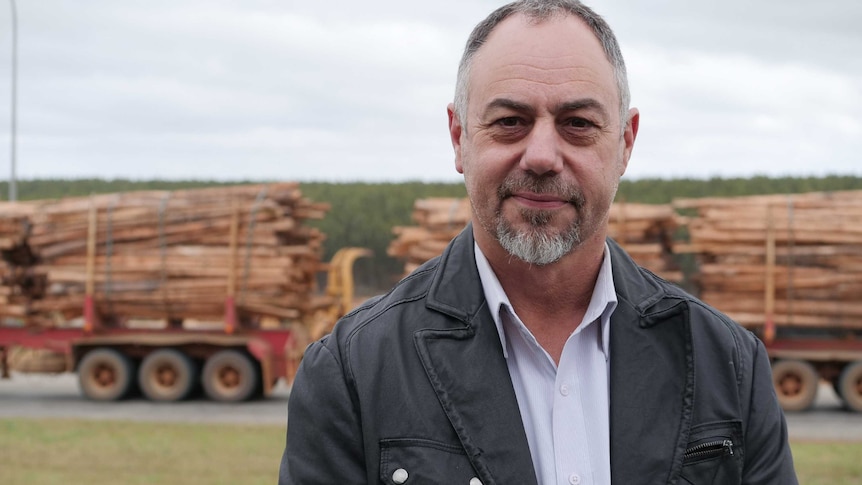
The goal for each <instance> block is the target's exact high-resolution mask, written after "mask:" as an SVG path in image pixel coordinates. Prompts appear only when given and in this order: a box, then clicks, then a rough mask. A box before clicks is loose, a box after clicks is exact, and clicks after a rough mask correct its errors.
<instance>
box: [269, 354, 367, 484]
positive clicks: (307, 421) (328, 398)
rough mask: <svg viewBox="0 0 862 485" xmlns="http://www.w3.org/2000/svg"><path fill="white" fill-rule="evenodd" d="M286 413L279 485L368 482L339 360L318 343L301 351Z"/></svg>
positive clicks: (361, 448) (352, 410)
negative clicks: (284, 440) (300, 362)
mask: <svg viewBox="0 0 862 485" xmlns="http://www.w3.org/2000/svg"><path fill="white" fill-rule="evenodd" d="M287 416H288V423H287V443H286V446H285V449H284V455H283V456H282V459H281V467H280V470H279V477H278V483H279V485H300V484H301V485H310V484H330V483H338V484H364V483H367V481H368V477H367V476H366V471H365V460H364V453H363V446H362V433H361V428H360V424H359V418H358V415H357V412H356V410H355V408H354V401H353V399H352V398H351V396H350V392H349V390H348V386H347V384H346V382H345V378H344V373H343V371H342V367H341V365H340V363H339V361H338V359H336V356H335V355H333V353H332V352H331V351H330V349H329V348H327V347H326V345H324V343H322V342H316V343H314V344H312V345H311V346H310V347H308V349H307V350H306V352H305V355H304V357H303V359H302V364H300V367H299V370H298V372H297V375H296V379H295V381H294V384H293V388H292V390H291V393H290V398H289V400H288V413H287Z"/></svg>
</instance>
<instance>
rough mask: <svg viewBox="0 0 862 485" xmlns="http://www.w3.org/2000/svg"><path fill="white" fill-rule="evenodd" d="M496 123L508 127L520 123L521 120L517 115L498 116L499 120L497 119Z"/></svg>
mask: <svg viewBox="0 0 862 485" xmlns="http://www.w3.org/2000/svg"><path fill="white" fill-rule="evenodd" d="M497 124H498V125H500V126H505V127H508V128H514V127H516V126H518V125H519V124H521V120H520V119H519V118H517V117H514V116H510V117H508V118H500V119H499V120H497Z"/></svg>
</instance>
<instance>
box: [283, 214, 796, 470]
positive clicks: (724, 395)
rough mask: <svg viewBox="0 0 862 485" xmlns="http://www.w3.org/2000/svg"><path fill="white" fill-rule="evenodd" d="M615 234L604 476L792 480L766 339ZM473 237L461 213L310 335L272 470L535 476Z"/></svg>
mask: <svg viewBox="0 0 862 485" xmlns="http://www.w3.org/2000/svg"><path fill="white" fill-rule="evenodd" d="M609 246H610V248H611V261H612V265H613V277H614V285H615V287H616V291H617V296H618V300H619V304H618V306H617V309H616V311H615V312H614V314H613V315H612V317H611V328H610V335H611V337H610V338H611V342H610V348H611V361H610V375H611V377H610V436H611V475H612V483H613V484H616V485H644V484H671V483H681V484H687V483H691V484H722V485H727V484H737V483H746V484H781V485H788V484H791V485H792V484H795V483H797V481H796V477H795V474H794V471H793V462H792V458H791V454H790V448H789V446H788V441H787V430H786V425H785V421H784V415H783V413H782V411H781V409H780V408H779V406H778V403H777V401H776V397H775V393H774V391H773V387H772V379H771V373H770V366H769V359H768V357H767V355H766V352H765V349H764V347H763V345H762V344H761V343H760V341H759V340H758V339H757V338H756V337H755V336H754V335H753V334H752V333H751V332H749V331H747V330H745V329H743V328H742V327H740V326H739V325H737V324H735V323H734V322H732V321H730V320H729V319H728V318H727V317H725V316H723V315H721V314H720V313H718V312H717V311H715V310H714V309H712V308H710V307H708V306H706V305H705V304H703V303H702V302H700V301H698V300H697V299H695V298H693V297H691V296H690V295H688V294H686V293H684V292H683V291H681V290H680V289H678V288H677V287H675V286H673V285H671V284H669V283H667V282H665V281H664V280H661V279H660V278H658V277H656V276H655V275H653V274H652V273H649V272H648V271H646V270H643V269H642V268H640V267H638V266H637V265H636V264H635V263H634V262H633V261H632V260H631V259H630V258H629V257H628V255H627V254H626V253H625V252H624V251H623V250H622V249H621V248H620V247H619V246H618V245H617V244H615V243H614V242H613V241H610V240H609ZM473 253H474V249H473V236H472V227H468V228H467V229H466V230H465V231H464V232H463V233H461V235H459V236H458V237H457V238H456V239H455V240H454V241H453V242H452V243H451V244H450V245H449V247H448V248H447V249H446V251H445V252H444V253H443V255H442V256H441V257H439V258H436V259H434V260H432V261H429V262H428V263H426V264H425V265H423V266H422V267H421V268H419V269H418V270H416V271H415V272H414V273H413V274H411V275H410V276H408V277H407V278H405V279H404V280H402V281H401V282H400V283H399V284H398V285H397V286H396V287H395V288H394V289H393V290H392V291H390V292H389V293H388V294H386V295H385V296H382V297H379V298H376V299H374V300H373V301H369V302H367V303H366V304H364V305H363V306H362V307H360V308H359V309H357V310H355V311H354V312H352V313H351V314H349V315H347V316H345V317H344V318H343V319H342V321H340V322H339V323H338V324H337V325H336V327H335V329H334V331H333V332H332V334H331V335H329V336H327V337H324V338H323V339H322V340H320V341H319V342H316V343H314V344H312V345H311V346H309V348H308V349H307V351H306V354H305V357H304V360H303V362H302V364H301V366H300V369H299V374H298V375H297V377H296V381H295V383H294V386H293V389H292V392H291V395H290V401H289V411H288V420H289V422H288V431H287V446H286V448H285V453H284V457H283V459H282V463H281V470H280V476H279V484H280V485H288V484H360V483H368V484H371V483H384V484H398V483H406V484H408V485H409V484H428V483H434V484H445V485H451V484H463V485H468V484H471V485H478V484H480V483H481V484H484V485H491V484H503V485H522V484H535V483H536V476H535V472H534V470H533V464H532V461H531V458H530V452H529V447H528V444H527V438H526V434H525V432H524V428H523V425H522V422H521V419H520V413H519V410H518V404H517V401H516V398H515V393H514V390H513V388H512V383H511V380H510V378H509V373H508V369H507V366H506V363H505V360H504V357H503V354H502V349H501V346H500V345H501V344H500V338H499V336H498V334H497V329H496V327H495V325H494V322H493V320H492V317H491V314H490V312H489V310H488V308H487V304H486V302H485V298H484V293H483V290H482V286H481V282H480V280H479V275H478V272H477V270H476V265H475V259H474V254H473ZM584 439H589V437H584ZM405 477H406V481H403V482H402V479H404V478H405Z"/></svg>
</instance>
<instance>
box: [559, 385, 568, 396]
mask: <svg viewBox="0 0 862 485" xmlns="http://www.w3.org/2000/svg"><path fill="white" fill-rule="evenodd" d="M560 394H562V395H564V396H568V395H569V386H567V385H565V384H563V385H562V386H560Z"/></svg>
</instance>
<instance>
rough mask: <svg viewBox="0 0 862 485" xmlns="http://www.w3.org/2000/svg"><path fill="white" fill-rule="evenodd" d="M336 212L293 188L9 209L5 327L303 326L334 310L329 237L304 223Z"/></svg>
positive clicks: (2, 223)
mask: <svg viewBox="0 0 862 485" xmlns="http://www.w3.org/2000/svg"><path fill="white" fill-rule="evenodd" d="M328 210H329V207H328V205H326V204H321V203H313V202H311V201H309V200H307V199H305V198H304V197H302V194H301V192H300V190H299V185H298V184H297V183H292V182H287V183H274V184H266V185H239V186H225V187H216V188H206V189H190V190H177V191H138V192H126V193H117V194H107V195H94V196H91V197H73V198H63V199H57V200H42V201H33V202H23V203H21V202H19V203H4V204H3V205H2V207H0V251H2V263H0V318H14V319H19V320H21V321H23V322H24V323H25V325H36V326H43V327H52V326H57V325H62V324H64V322H69V321H70V320H73V319H76V318H79V317H81V316H82V313H83V311H84V306H85V304H84V303H85V298H87V297H88V296H89V297H90V298H92V301H93V302H94V306H95V311H96V312H97V313H98V315H99V316H100V317H101V318H102V319H103V321H105V322H112V321H113V323H115V324H119V323H121V322H118V321H117V320H121V319H128V318H137V319H163V320H166V321H169V322H177V321H179V322H181V321H183V320H186V319H194V320H201V321H221V320H223V319H224V318H225V312H226V301H232V302H235V306H236V311H237V314H238V317H239V318H238V320H239V322H240V323H243V322H246V323H248V322H251V323H250V324H253V323H259V322H260V319H278V320H279V321H284V320H292V321H302V320H305V319H307V318H309V317H310V316H311V315H312V314H313V313H314V312H315V311H316V310H317V309H318V308H320V307H324V306H327V305H329V304H331V303H332V302H327V301H323V300H322V299H325V297H321V296H318V295H316V289H317V280H316V275H317V273H318V272H319V271H321V270H322V269H323V263H321V256H322V243H323V239H324V236H323V234H322V233H320V231H318V230H317V229H314V228H311V227H307V226H304V225H303V222H304V221H306V220H308V219H321V218H323V216H324V215H325V214H326V212H327V211H328Z"/></svg>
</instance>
